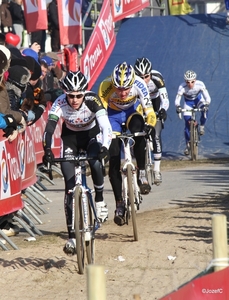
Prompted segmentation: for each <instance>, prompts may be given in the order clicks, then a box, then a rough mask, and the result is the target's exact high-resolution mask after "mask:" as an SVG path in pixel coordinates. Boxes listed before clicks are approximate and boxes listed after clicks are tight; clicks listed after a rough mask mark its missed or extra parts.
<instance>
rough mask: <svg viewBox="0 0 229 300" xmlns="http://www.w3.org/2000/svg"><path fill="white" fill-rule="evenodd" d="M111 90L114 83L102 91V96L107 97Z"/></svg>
mask: <svg viewBox="0 0 229 300" xmlns="http://www.w3.org/2000/svg"><path fill="white" fill-rule="evenodd" d="M111 90H112V84H110V85H109V86H108V88H107V89H106V90H105V91H103V92H102V97H103V98H106V96H108V94H109V93H110V91H111Z"/></svg>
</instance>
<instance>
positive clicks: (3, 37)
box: [0, 32, 6, 46]
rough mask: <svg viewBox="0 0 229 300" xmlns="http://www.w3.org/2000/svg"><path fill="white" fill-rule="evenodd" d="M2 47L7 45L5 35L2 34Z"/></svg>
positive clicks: (0, 43)
mask: <svg viewBox="0 0 229 300" xmlns="http://www.w3.org/2000/svg"><path fill="white" fill-rule="evenodd" d="M0 45H3V46H5V45H6V37H5V34H4V33H1V32H0Z"/></svg>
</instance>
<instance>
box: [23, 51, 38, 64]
mask: <svg viewBox="0 0 229 300" xmlns="http://www.w3.org/2000/svg"><path fill="white" fill-rule="evenodd" d="M22 55H24V56H31V57H33V58H34V59H35V60H36V61H37V62H39V61H38V53H37V52H36V51H34V50H33V49H31V48H26V49H24V50H23V51H22Z"/></svg>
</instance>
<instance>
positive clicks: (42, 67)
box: [0, 32, 66, 236]
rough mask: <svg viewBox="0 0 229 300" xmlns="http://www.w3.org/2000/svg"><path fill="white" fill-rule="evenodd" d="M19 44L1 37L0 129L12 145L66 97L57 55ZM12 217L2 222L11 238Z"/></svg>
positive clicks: (14, 230) (9, 37) (13, 229)
mask: <svg viewBox="0 0 229 300" xmlns="http://www.w3.org/2000/svg"><path fill="white" fill-rule="evenodd" d="M17 43H18V36H17V35H16V34H13V33H12V32H7V33H5V34H4V33H1V34H0V128H1V129H3V131H4V137H6V138H7V139H8V141H9V142H12V141H13V140H14V139H16V137H17V135H18V133H23V132H24V131H25V129H26V127H27V126H31V125H32V124H34V123H35V122H36V121H37V120H38V119H39V118H40V117H41V116H42V114H43V112H44V111H45V108H46V103H47V101H52V102H53V101H54V100H55V99H56V98H57V97H58V95H60V94H61V93H63V92H62V89H60V86H59V80H61V79H62V78H63V77H64V76H65V74H66V71H65V70H64V69H63V68H61V67H60V64H59V63H58V62H59V57H58V56H57V54H56V53H55V52H48V53H45V54H43V55H42V56H41V55H40V49H41V48H40V45H39V44H38V43H33V44H32V45H31V47H29V48H21V49H18V48H17V47H16V45H17ZM11 217H12V216H10V215H9V216H4V217H1V218H0V229H2V230H3V232H4V233H5V234H6V235H8V236H11V235H14V234H15V233H17V232H18V228H17V226H15V225H14V224H13V223H12V221H11Z"/></svg>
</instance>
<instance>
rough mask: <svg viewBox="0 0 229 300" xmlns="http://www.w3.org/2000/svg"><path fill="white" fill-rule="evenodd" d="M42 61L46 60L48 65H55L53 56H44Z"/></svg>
mask: <svg viewBox="0 0 229 300" xmlns="http://www.w3.org/2000/svg"><path fill="white" fill-rule="evenodd" d="M42 61H43V62H45V63H46V64H47V65H48V67H51V66H54V64H53V61H52V59H51V57H49V56H43V57H42V58H41V62H42Z"/></svg>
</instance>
